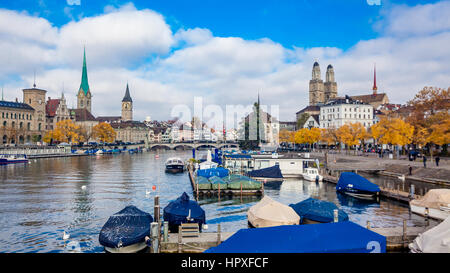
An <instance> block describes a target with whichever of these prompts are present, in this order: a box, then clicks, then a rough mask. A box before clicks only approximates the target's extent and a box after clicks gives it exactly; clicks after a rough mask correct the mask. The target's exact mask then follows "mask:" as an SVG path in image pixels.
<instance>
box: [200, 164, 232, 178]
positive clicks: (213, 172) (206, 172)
mask: <svg viewBox="0 0 450 273" xmlns="http://www.w3.org/2000/svg"><path fill="white" fill-rule="evenodd" d="M228 173H229V171H228V170H227V169H225V168H222V167H218V168H210V169H203V170H197V176H203V177H206V178H210V177H211V176H217V177H220V178H222V177H225V176H228Z"/></svg>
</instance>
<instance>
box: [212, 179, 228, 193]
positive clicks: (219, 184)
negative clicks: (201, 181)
mask: <svg viewBox="0 0 450 273" xmlns="http://www.w3.org/2000/svg"><path fill="white" fill-rule="evenodd" d="M208 180H209V182H211V189H213V190H218V189H219V187H220V189H221V190H226V189H227V188H228V184H227V182H225V181H224V180H223V179H222V178H220V177H218V176H211V177H210V178H209V179H208Z"/></svg>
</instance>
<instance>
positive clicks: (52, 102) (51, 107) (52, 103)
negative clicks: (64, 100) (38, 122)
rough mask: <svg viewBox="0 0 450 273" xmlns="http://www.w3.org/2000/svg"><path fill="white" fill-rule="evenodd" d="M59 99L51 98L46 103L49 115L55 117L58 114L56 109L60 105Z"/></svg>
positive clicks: (46, 110) (46, 111)
mask: <svg viewBox="0 0 450 273" xmlns="http://www.w3.org/2000/svg"><path fill="white" fill-rule="evenodd" d="M59 102H60V100H59V99H49V100H48V101H47V103H46V104H45V113H46V115H47V116H49V117H54V116H55V115H56V109H58V106H59Z"/></svg>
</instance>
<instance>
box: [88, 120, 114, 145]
mask: <svg viewBox="0 0 450 273" xmlns="http://www.w3.org/2000/svg"><path fill="white" fill-rule="evenodd" d="M116 135H117V133H116V131H114V129H113V128H112V127H111V125H110V124H108V123H106V122H101V123H99V124H97V125H95V126H94V127H93V128H92V137H93V138H95V139H98V140H99V141H101V142H113V141H114V140H115V139H116Z"/></svg>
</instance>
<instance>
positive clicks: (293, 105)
mask: <svg viewBox="0 0 450 273" xmlns="http://www.w3.org/2000/svg"><path fill="white" fill-rule="evenodd" d="M374 1H375V0H374ZM367 2H371V0H345V1H344V0H342V1H336V0H322V1H312V0H297V1H294V0H284V1H269V0H259V1H250V0H247V1H242V0H241V1H236V0H228V1H219V0H202V1H200V0H191V1H186V0H170V1H167V0H166V1H156V0H152V1H119V0H116V1H92V0H91V1H88V0H68V1H62V0H58V1H57V0H53V1H51V0H38V1H30V0H28V1H25V0H15V1H7V0H0V37H2V39H1V40H0V62H1V63H2V64H3V65H2V66H1V67H0V84H1V86H3V87H4V90H5V97H6V99H9V100H13V99H14V98H15V97H18V98H21V91H20V90H21V89H22V88H25V87H28V86H30V85H32V83H33V73H34V71H36V77H37V84H38V87H41V88H44V89H46V90H47V91H48V94H47V95H48V96H51V97H58V96H60V94H61V92H62V87H63V86H64V92H65V94H66V98H68V103H69V106H72V105H73V104H74V102H75V96H76V93H77V91H78V88H79V84H80V78H81V65H82V52H83V46H86V52H87V62H88V74H89V84H90V87H91V92H92V93H93V105H94V108H93V113H94V115H96V116H101V115H102V116H104V115H118V114H119V113H120V101H121V99H122V97H123V94H124V92H125V86H126V82H127V81H128V82H129V84H130V91H131V95H132V97H133V101H134V102H135V105H134V106H135V111H134V114H135V119H137V120H143V119H144V118H145V117H146V116H149V115H150V116H152V118H155V119H167V118H170V115H171V112H172V113H173V111H174V110H173V109H174V107H175V106H176V105H180V104H187V105H188V107H192V104H193V97H194V96H202V98H203V100H204V103H205V104H207V105H219V106H221V107H222V108H224V107H225V105H228V104H232V105H236V104H245V105H246V104H251V103H252V102H253V101H254V100H255V98H256V96H257V93H258V92H260V94H261V98H262V101H263V102H266V103H267V104H272V105H278V106H279V109H280V119H282V120H294V119H295V113H296V112H297V111H298V110H300V109H302V108H303V107H305V106H306V105H307V104H308V82H309V80H310V78H311V69H312V64H313V62H314V61H315V60H318V61H319V63H320V65H321V71H322V79H323V78H324V74H325V70H326V67H327V65H328V64H332V65H333V66H334V69H335V76H336V80H337V82H338V94H339V95H345V94H348V95H360V94H367V93H370V92H371V87H372V77H373V66H374V63H376V64H377V84H378V87H379V92H386V93H387V94H388V96H389V98H390V101H391V102H393V103H405V102H406V101H407V100H409V99H411V98H412V97H413V96H414V94H415V93H417V92H418V91H419V90H420V89H421V88H423V87H424V86H437V87H441V88H447V87H448V83H449V82H450V68H449V66H448V63H450V52H449V51H448V48H447V47H446V46H444V45H446V44H449V43H450V19H449V16H448V14H449V13H450V1H448V0H441V1H418V0H413V1H400V0H399V1H395V0H390V1H384V0H381V5H369V4H368V3H367ZM375 2H376V1H375ZM68 3H75V4H68ZM77 3H79V5H78V4H77ZM105 99H107V101H108V103H105Z"/></svg>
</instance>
